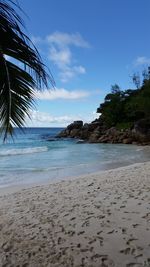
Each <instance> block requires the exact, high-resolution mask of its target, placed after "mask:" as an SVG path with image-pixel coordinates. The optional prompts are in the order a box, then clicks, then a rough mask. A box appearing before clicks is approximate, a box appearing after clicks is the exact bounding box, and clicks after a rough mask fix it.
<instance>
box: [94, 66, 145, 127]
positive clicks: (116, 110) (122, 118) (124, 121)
mask: <svg viewBox="0 0 150 267" xmlns="http://www.w3.org/2000/svg"><path fill="white" fill-rule="evenodd" d="M142 76H143V80H142V83H140V75H137V74H134V75H133V77H132V79H133V82H134V84H135V86H136V89H134V90H131V89H127V90H124V91H123V90H121V89H120V87H119V86H118V85H117V84H115V85H114V86H112V88H111V92H110V93H109V94H107V95H106V97H105V99H104V103H102V104H100V106H99V108H98V109H97V113H100V114H101V118H103V119H104V121H105V123H106V125H107V126H108V127H112V126H116V127H117V128H118V129H124V128H131V127H133V126H134V123H135V122H136V121H138V120H140V119H146V118H147V119H148V118H149V117H150V67H148V69H147V70H144V71H143V73H142Z"/></svg>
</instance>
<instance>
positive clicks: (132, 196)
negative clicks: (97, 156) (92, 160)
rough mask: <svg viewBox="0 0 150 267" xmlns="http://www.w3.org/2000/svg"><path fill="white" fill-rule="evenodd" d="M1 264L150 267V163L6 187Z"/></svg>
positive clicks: (0, 211)
mask: <svg viewBox="0 0 150 267" xmlns="http://www.w3.org/2000/svg"><path fill="white" fill-rule="evenodd" d="M0 266H3V267H4V266H5V267H7V266H9V267H10V266H11V267H13V266H14V267H19V266H22V267H26V266H30V267H47V266H49V267H61V266H64V267H71V266H76V267H77V266H78V267H82V266H85V267H107V266H116V267H124V266H125V267H149V266H150V162H147V163H138V164H134V165H131V166H127V167H121V168H118V169H113V170H109V171H103V172H99V173H95V174H90V175H86V176H82V177H78V178H77V179H74V180H70V181H62V182H59V183H56V184H49V185H44V186H35V187H32V188H28V189H22V190H19V191H17V192H11V191H9V193H8V192H5V191H3V195H1V196H0Z"/></svg>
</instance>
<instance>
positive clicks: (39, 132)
mask: <svg viewBox="0 0 150 267" xmlns="http://www.w3.org/2000/svg"><path fill="white" fill-rule="evenodd" d="M61 130H63V128H24V129H23V130H20V129H17V128H16V129H15V131H14V137H13V139H12V138H8V140H7V142H5V143H4V142H3V139H2V138H1V139H0V188H4V187H8V186H10V187H11V186H17V185H30V184H42V183H43V184H44V183H47V182H57V181H60V180H64V179H69V178H70V177H71V178H73V177H76V176H80V175H84V174H90V173H93V172H97V171H101V170H108V169H112V168H116V167H120V166H126V165H130V164H134V163H137V162H144V161H149V160H150V149H149V147H142V146H137V145H123V144H88V143H81V142H79V143H78V140H77V139H69V138H66V139H63V138H62V139H60V138H56V136H57V134H58V133H59V132H60V131H61Z"/></svg>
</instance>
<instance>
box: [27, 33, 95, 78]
mask: <svg viewBox="0 0 150 267" xmlns="http://www.w3.org/2000/svg"><path fill="white" fill-rule="evenodd" d="M32 41H33V42H34V43H35V44H46V45H48V58H49V59H50V60H51V62H53V63H54V64H55V66H56V67H57V68H58V70H59V77H60V80H61V81H62V82H68V81H70V80H71V79H72V78H74V77H76V76H78V75H81V74H85V73H86V69H85V67H84V66H82V65H78V64H76V63H75V61H76V59H75V58H74V54H73V52H72V46H74V47H77V48H89V47H90V45H89V44H88V42H87V41H85V40H84V39H83V37H82V36H81V34H79V33H73V34H68V33H65V32H54V33H53V34H50V35H48V36H46V37H45V39H42V38H40V37H32Z"/></svg>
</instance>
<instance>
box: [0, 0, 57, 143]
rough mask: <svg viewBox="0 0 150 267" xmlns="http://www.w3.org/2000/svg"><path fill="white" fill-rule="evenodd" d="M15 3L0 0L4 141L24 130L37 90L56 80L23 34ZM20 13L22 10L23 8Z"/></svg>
mask: <svg viewBox="0 0 150 267" xmlns="http://www.w3.org/2000/svg"><path fill="white" fill-rule="evenodd" d="M17 8H19V9H20V7H19V6H18V4H17V2H16V1H12V0H7V1H6V0H0V130H1V132H2V133H3V136H4V140H5V139H6V138H7V135H8V134H10V135H12V134H13V128H14V127H22V126H23V125H24V122H25V117H26V116H29V109H30V108H31V107H32V106H33V105H34V91H35V89H34V88H36V89H37V90H38V89H39V90H40V89H42V88H43V87H44V86H45V87H47V85H48V80H49V79H50V81H51V83H52V84H53V83H54V81H53V78H52V76H51V74H49V73H48V72H49V71H46V68H45V65H44V64H43V63H42V60H41V57H40V55H39V53H38V51H37V49H36V48H35V46H34V45H33V43H32V42H31V40H30V39H29V37H28V36H27V35H26V34H25V33H24V32H23V30H22V28H23V21H22V19H21V17H20V16H19V15H18V13H17V12H16V11H15V9H17ZM20 11H22V10H21V9H20Z"/></svg>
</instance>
